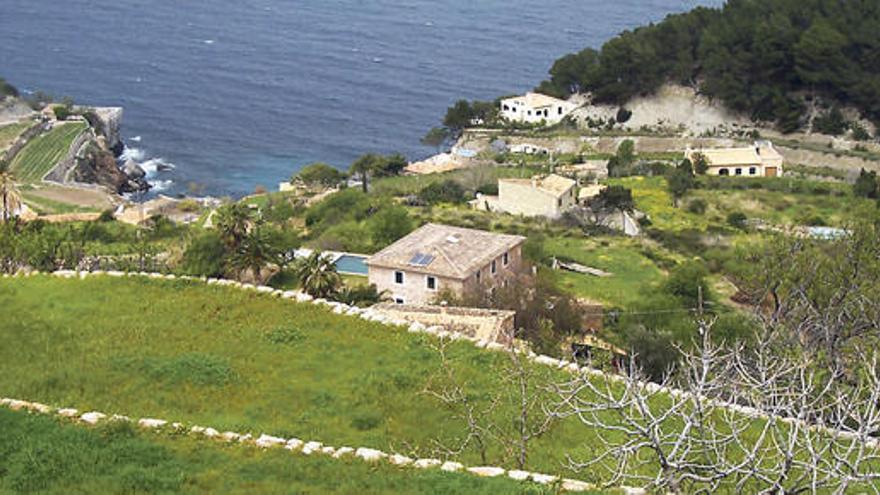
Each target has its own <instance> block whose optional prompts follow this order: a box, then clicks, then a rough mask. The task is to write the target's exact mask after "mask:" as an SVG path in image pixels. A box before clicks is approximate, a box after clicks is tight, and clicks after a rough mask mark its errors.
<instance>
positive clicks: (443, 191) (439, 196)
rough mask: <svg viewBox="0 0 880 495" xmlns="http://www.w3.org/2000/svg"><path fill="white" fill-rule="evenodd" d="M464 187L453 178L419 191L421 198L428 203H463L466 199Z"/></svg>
mask: <svg viewBox="0 0 880 495" xmlns="http://www.w3.org/2000/svg"><path fill="white" fill-rule="evenodd" d="M464 194H465V191H464V188H463V187H462V186H461V184H459V183H458V182H456V181H454V180H452V179H446V180H444V181H441V182H435V183H433V184H430V185H428V186H426V187H425V188H424V189H422V190H421V191H419V198H421V199H422V201H424V202H426V203H428V204H432V205H433V204H439V203H463V202H464V201H465V196H464Z"/></svg>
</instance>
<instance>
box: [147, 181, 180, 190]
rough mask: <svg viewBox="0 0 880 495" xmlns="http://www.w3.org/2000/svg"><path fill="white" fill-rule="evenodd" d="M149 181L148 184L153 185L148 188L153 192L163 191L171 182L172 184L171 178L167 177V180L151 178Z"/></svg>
mask: <svg viewBox="0 0 880 495" xmlns="http://www.w3.org/2000/svg"><path fill="white" fill-rule="evenodd" d="M149 182H150V185H151V186H153V187H152V189H150V190H151V191H155V192H158V191H165V190H167V189H168V188H169V187H171V185H172V184H174V181H173V180H171V179H168V180H151V181H149Z"/></svg>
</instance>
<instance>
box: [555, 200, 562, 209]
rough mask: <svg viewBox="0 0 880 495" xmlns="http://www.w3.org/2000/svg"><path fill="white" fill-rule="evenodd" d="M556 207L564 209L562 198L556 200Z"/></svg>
mask: <svg viewBox="0 0 880 495" xmlns="http://www.w3.org/2000/svg"><path fill="white" fill-rule="evenodd" d="M556 205H557V206H559V207H560V208H562V198H559V199H557V200H556Z"/></svg>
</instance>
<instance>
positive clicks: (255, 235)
mask: <svg viewBox="0 0 880 495" xmlns="http://www.w3.org/2000/svg"><path fill="white" fill-rule="evenodd" d="M278 260H279V253H278V249H276V248H275V245H274V244H273V242H272V240H271V239H270V237H269V236H268V235H267V234H266V233H265V232H264V231H263V229H261V228H260V227H259V226H256V227H254V229H253V230H252V231H251V232H250V233H249V234H247V235H246V236H245V237H244V238H243V239H242V240H241V243H240V244H239V246H238V249H237V250H236V251H235V252H234V253H233V254H232V257H231V258H230V260H229V262H230V264H231V265H232V268H234V269H235V270H236V271H238V272H243V271H245V270H248V269H250V270H251V271H252V272H253V274H254V282H255V283H256V284H257V285H262V284H263V273H262V272H263V267H265V266H266V265H268V264H271V263H277V262H278Z"/></svg>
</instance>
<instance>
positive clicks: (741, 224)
mask: <svg viewBox="0 0 880 495" xmlns="http://www.w3.org/2000/svg"><path fill="white" fill-rule="evenodd" d="M747 222H748V217H746V214H745V213H743V212H741V211H734V212H732V213H730V214H729V215H727V224H728V225H730V226H731V227H734V228H737V229H740V230H746V227H747V226H748V225H747Z"/></svg>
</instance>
